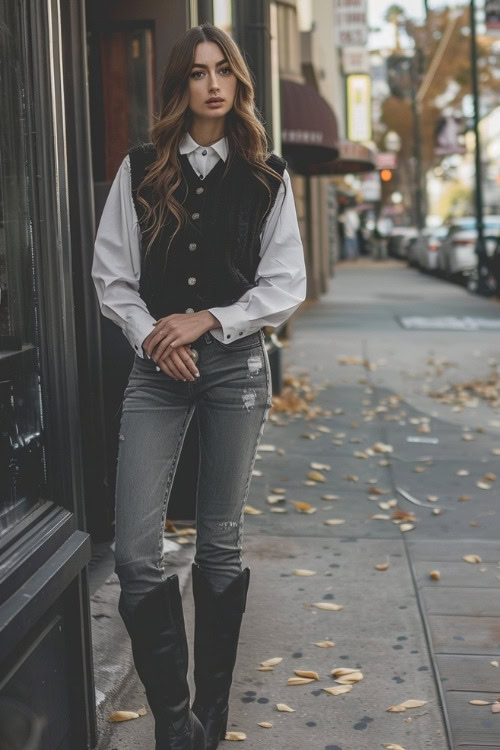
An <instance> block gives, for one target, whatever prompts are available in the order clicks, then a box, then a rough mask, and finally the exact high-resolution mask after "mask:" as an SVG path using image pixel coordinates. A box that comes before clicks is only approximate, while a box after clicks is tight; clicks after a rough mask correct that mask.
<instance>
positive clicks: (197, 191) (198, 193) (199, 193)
mask: <svg viewBox="0 0 500 750" xmlns="http://www.w3.org/2000/svg"><path fill="white" fill-rule="evenodd" d="M204 190H205V188H202V187H198V188H196V193H197V195H201V194H202V193H203V192H204Z"/></svg>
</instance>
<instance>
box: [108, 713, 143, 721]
mask: <svg viewBox="0 0 500 750" xmlns="http://www.w3.org/2000/svg"><path fill="white" fill-rule="evenodd" d="M138 718H139V714H138V713H137V712H136V711H113V713H111V714H109V716H108V721H112V722H116V721H130V719H138Z"/></svg>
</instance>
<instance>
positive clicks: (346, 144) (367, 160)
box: [307, 141, 377, 175]
mask: <svg viewBox="0 0 500 750" xmlns="http://www.w3.org/2000/svg"><path fill="white" fill-rule="evenodd" d="M376 169H377V167H376V164H375V154H374V152H373V151H372V150H371V149H369V148H367V147H366V146H362V145H361V143H353V142H352V141H341V142H340V143H339V156H338V158H337V159H335V160H331V161H328V162H325V161H322V162H318V163H316V164H310V165H309V167H308V169H307V174H309V175H326V174H332V175H335V174H360V173H362V172H373V171H374V170H376Z"/></svg>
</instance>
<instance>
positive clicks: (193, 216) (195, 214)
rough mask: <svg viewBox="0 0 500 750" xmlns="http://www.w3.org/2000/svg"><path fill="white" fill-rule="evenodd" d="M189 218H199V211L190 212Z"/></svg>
mask: <svg viewBox="0 0 500 750" xmlns="http://www.w3.org/2000/svg"><path fill="white" fill-rule="evenodd" d="M191 218H192V219H199V218H200V214H199V213H194V214H191Z"/></svg>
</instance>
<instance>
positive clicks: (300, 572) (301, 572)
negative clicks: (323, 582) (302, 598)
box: [292, 568, 318, 576]
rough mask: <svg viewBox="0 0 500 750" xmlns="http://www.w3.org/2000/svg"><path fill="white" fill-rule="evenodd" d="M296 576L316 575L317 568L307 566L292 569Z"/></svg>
mask: <svg viewBox="0 0 500 750" xmlns="http://www.w3.org/2000/svg"><path fill="white" fill-rule="evenodd" d="M292 573H293V574H294V576H315V575H318V574H317V572H316V571H315V570H307V569H306V568H295V570H292Z"/></svg>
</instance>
